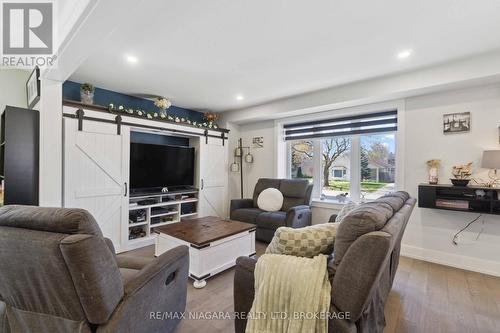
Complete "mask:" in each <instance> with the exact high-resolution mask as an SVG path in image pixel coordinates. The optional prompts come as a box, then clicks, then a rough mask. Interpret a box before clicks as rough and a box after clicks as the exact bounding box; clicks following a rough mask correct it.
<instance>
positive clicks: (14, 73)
mask: <svg viewBox="0 0 500 333" xmlns="http://www.w3.org/2000/svg"><path fill="white" fill-rule="evenodd" d="M29 75H30V73H29V72H28V71H25V70H20V69H0V113H1V112H3V110H4V109H5V106H6V105H11V106H17V107H20V108H25V107H26V81H28V77H29Z"/></svg>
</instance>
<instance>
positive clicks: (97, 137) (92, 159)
mask: <svg viewBox="0 0 500 333" xmlns="http://www.w3.org/2000/svg"><path fill="white" fill-rule="evenodd" d="M129 154H130V128H128V127H126V126H122V128H121V134H120V135H118V134H117V126H116V125H115V124H107V123H102V122H95V121H87V120H84V121H83V128H82V130H81V131H79V130H78V121H77V120H76V119H68V118H65V119H64V207H67V208H83V209H86V210H88V211H89V212H90V213H91V214H92V215H93V216H94V218H95V219H96V221H97V223H98V224H99V227H100V228H101V230H102V233H103V234H104V236H105V237H108V238H110V239H111V240H112V241H113V244H114V246H115V248H116V250H117V251H120V250H125V244H126V240H127V237H128V235H127V232H128V230H127V221H128V184H127V182H128V179H129Z"/></svg>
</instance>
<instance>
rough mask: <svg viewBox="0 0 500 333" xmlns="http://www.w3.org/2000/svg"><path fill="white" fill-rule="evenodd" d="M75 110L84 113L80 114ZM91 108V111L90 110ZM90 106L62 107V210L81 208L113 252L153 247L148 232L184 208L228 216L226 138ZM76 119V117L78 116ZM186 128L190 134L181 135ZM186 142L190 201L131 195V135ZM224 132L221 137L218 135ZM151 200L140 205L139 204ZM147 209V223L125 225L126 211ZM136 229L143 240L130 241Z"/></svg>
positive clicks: (177, 216)
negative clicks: (191, 171) (191, 167)
mask: <svg viewBox="0 0 500 333" xmlns="http://www.w3.org/2000/svg"><path fill="white" fill-rule="evenodd" d="M79 108H80V109H81V110H82V109H83V111H84V114H83V115H82V112H79V111H78V110H79ZM94 109H95V108H94ZM94 109H92V106H83V105H82V106H78V107H76V106H68V105H64V106H63V115H64V119H63V120H64V158H63V162H64V163H63V171H64V172H63V185H64V191H63V192H64V196H63V206H64V207H68V208H83V209H86V210H88V211H89V212H90V213H91V214H92V215H93V216H94V218H95V219H96V221H97V223H98V224H99V227H100V228H101V230H102V232H103V234H104V236H106V237H108V238H109V239H111V240H112V241H113V244H114V246H115V248H116V251H117V252H124V251H129V250H132V249H135V248H139V247H142V246H146V245H153V244H154V243H155V239H154V237H152V234H151V229H152V228H154V227H155V226H157V225H155V224H154V222H156V221H158V220H160V222H159V224H158V225H162V224H166V223H176V222H179V221H180V220H181V218H183V217H187V216H188V213H186V214H182V210H181V209H182V207H183V204H188V203H189V204H191V203H193V202H194V203H195V206H196V208H195V209H196V211H193V212H190V213H189V214H194V213H196V214H197V215H196V217H203V216H218V217H221V218H225V217H227V216H228V203H229V200H228V198H227V183H228V171H229V170H228V168H229V162H228V142H227V134H225V133H221V131H217V130H205V129H202V128H194V127H191V128H187V127H185V126H182V125H178V124H175V123H167V122H161V121H155V120H149V119H142V118H141V119H138V118H133V117H129V116H127V115H125V114H123V115H121V123H117V122H116V118H117V115H116V114H112V113H109V112H105V111H106V110H94ZM79 115H80V116H79ZM186 129H187V130H189V132H186ZM133 132H145V133H149V134H155V135H167V136H179V137H183V138H187V139H188V141H189V147H193V148H194V149H195V184H194V187H195V188H197V189H198V190H197V191H185V192H193V193H184V194H182V195H189V196H191V197H188V198H184V199H182V197H181V198H180V199H179V200H177V199H175V198H174V200H171V199H172V198H171V197H172V196H173V195H178V193H164V194H159V195H156V196H146V197H144V198H138V197H131V196H130V189H129V184H130V142H131V133H133ZM223 134H224V135H223ZM148 198H149V199H151V200H154V203H152V204H150V205H145V206H141V207H140V206H138V205H136V203H137V201H138V200H145V199H148ZM136 209H145V210H146V220H145V221H142V222H139V223H142V224H141V225H139V223H137V224H136V225H133V224H132V225H131V224H130V213H131V211H133V210H136ZM135 227H140V228H141V229H142V230H143V231H144V232H145V234H142V236H143V237H139V238H136V239H129V235H130V231H131V229H132V230H136V229H134V228H135Z"/></svg>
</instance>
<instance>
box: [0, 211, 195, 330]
mask: <svg viewBox="0 0 500 333" xmlns="http://www.w3.org/2000/svg"><path fill="white" fill-rule="evenodd" d="M0 267H1V269H0V333H8V332H12V333H14V332H23V333H30V332H36V333H44V332H47V333H49V332H50V333H57V332H135V333H136V332H173V331H174V329H175V327H176V326H177V324H178V323H179V320H174V319H167V318H156V317H155V318H153V317H152V315H151V314H152V313H156V312H161V313H166V312H174V311H179V312H181V311H184V309H185V306H186V293H187V278H188V267H189V255H188V249H187V247H184V246H182V247H177V248H174V249H172V250H170V251H168V252H166V253H165V254H163V255H161V256H159V257H157V258H155V259H152V258H151V259H149V258H140V257H127V256H119V257H117V256H115V252H114V248H113V245H112V243H111V241H109V240H107V239H105V238H103V236H102V233H101V230H100V229H99V226H98V225H97V223H96V221H95V220H94V218H93V217H92V216H91V215H90V214H89V213H88V212H86V211H84V210H81V209H63V208H40V207H30V206H5V207H3V208H1V209H0Z"/></svg>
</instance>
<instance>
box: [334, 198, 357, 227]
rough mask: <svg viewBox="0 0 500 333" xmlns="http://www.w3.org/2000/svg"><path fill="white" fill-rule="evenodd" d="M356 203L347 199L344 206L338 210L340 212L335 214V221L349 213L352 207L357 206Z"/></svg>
mask: <svg viewBox="0 0 500 333" xmlns="http://www.w3.org/2000/svg"><path fill="white" fill-rule="evenodd" d="M358 205H359V204H358V203H356V202H354V201H348V202H346V203H345V205H344V207H342V209H341V210H340V212H339V213H338V214H337V217H336V218H335V222H342V219H343V218H344V217H345V216H346V215H347V214H349V212H350V211H351V210H353V209H354V208H356V207H358Z"/></svg>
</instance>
